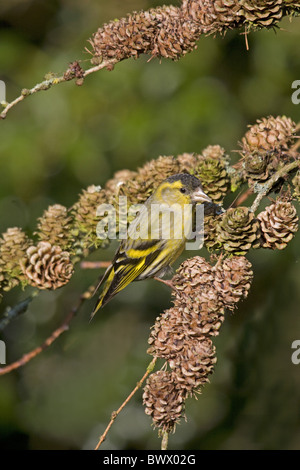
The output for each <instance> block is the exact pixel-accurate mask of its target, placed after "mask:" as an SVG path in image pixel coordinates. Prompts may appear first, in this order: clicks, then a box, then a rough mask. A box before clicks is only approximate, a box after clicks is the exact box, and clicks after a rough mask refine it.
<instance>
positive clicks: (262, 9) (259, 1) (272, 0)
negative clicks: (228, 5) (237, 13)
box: [239, 0, 284, 28]
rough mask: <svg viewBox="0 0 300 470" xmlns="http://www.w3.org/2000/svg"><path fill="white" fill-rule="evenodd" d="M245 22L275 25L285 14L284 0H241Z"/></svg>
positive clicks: (261, 25) (264, 25)
mask: <svg viewBox="0 0 300 470" xmlns="http://www.w3.org/2000/svg"><path fill="white" fill-rule="evenodd" d="M239 3H240V4H241V6H242V10H243V16H244V18H245V22H246V23H249V24H250V25H251V26H256V27H261V28H265V27H273V26H274V25H276V24H277V23H278V21H279V20H280V19H281V18H282V16H283V14H284V0H241V1H240V2H239Z"/></svg>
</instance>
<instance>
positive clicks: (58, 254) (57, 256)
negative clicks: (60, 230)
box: [21, 242, 74, 289]
mask: <svg viewBox="0 0 300 470" xmlns="http://www.w3.org/2000/svg"><path fill="white" fill-rule="evenodd" d="M26 255H27V257H26V259H25V260H22V262H21V267H22V270H23V273H24V275H25V277H26V280H27V282H28V284H30V285H32V286H35V287H38V288H39V289H57V288H58V287H61V286H63V285H65V284H67V283H68V282H69V280H70V279H71V277H72V274H73V271H74V267H73V264H72V263H71V261H70V254H69V253H68V252H67V251H62V249H61V248H60V247H59V246H52V245H51V244H50V243H48V242H39V243H38V244H37V245H36V246H31V247H29V248H28V249H27V251H26Z"/></svg>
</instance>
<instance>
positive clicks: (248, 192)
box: [231, 188, 253, 207]
mask: <svg viewBox="0 0 300 470" xmlns="http://www.w3.org/2000/svg"><path fill="white" fill-rule="evenodd" d="M251 194H253V189H252V188H248V189H246V191H245V192H244V193H242V194H241V195H240V196H239V197H238V198H237V199H236V200H235V201H234V202H233V204H232V205H231V207H238V206H240V205H241V204H243V202H245V201H246V199H248V197H249V196H251Z"/></svg>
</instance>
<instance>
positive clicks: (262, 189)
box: [250, 160, 300, 212]
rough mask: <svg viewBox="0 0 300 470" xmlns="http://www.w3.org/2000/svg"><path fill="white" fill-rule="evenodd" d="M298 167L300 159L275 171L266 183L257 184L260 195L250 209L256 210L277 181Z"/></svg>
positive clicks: (299, 166)
mask: <svg viewBox="0 0 300 470" xmlns="http://www.w3.org/2000/svg"><path fill="white" fill-rule="evenodd" d="M298 168H300V160H295V161H294V162H292V163H288V164H287V165H284V166H283V167H282V168H280V170H278V171H276V173H274V175H273V176H272V177H271V178H270V179H269V180H268V181H267V182H266V183H265V184H257V185H256V186H255V188H256V190H257V192H258V195H257V196H256V198H255V201H254V202H253V204H252V206H251V209H250V210H251V211H252V212H255V211H256V210H257V209H258V207H259V204H260V203H261V201H262V199H263V198H264V197H265V196H266V195H267V194H268V193H269V192H270V191H271V190H272V188H273V187H274V185H275V183H277V181H278V180H279V179H280V178H284V177H285V176H287V175H288V174H289V173H291V172H292V171H294V170H297V169H298Z"/></svg>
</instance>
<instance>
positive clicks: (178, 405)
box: [143, 370, 185, 432]
mask: <svg viewBox="0 0 300 470" xmlns="http://www.w3.org/2000/svg"><path fill="white" fill-rule="evenodd" d="M184 400H185V396H184V391H183V390H181V389H179V388H178V387H177V382H176V380H175V379H174V374H173V373H172V372H169V371H164V370H159V371H157V372H154V373H153V374H151V375H150V376H149V377H148V379H147V382H146V385H145V388H144V393H143V404H144V405H145V413H146V414H147V415H149V416H151V418H152V421H153V424H154V426H155V427H158V428H160V429H162V430H163V431H167V432H172V431H174V430H175V427H176V424H177V423H178V422H179V420H180V418H181V416H182V414H183V412H184Z"/></svg>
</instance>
